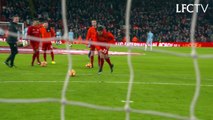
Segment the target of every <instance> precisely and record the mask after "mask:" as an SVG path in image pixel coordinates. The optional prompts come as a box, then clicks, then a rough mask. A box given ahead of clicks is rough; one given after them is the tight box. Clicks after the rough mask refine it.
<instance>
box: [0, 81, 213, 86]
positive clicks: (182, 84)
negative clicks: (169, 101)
mask: <svg viewBox="0 0 213 120" xmlns="http://www.w3.org/2000/svg"><path fill="white" fill-rule="evenodd" d="M63 82H64V81H36V80H35V81H0V83H63ZM70 82H72V83H108V84H129V82H123V81H102V82H100V81H86V80H85V81H70ZM133 84H143V85H173V86H195V84H187V83H186V84H185V83H165V82H134V83H133ZM201 86H202V87H213V85H212V84H208V85H207V84H205V85H201Z"/></svg>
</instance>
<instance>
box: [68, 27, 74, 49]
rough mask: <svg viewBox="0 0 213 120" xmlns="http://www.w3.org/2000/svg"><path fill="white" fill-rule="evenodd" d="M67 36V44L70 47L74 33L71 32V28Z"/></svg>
mask: <svg viewBox="0 0 213 120" xmlns="http://www.w3.org/2000/svg"><path fill="white" fill-rule="evenodd" d="M68 36H69V46H70V47H71V46H72V43H73V40H74V33H73V31H72V29H70V31H69V33H68Z"/></svg>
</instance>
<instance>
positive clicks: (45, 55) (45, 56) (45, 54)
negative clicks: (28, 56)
mask: <svg viewBox="0 0 213 120" xmlns="http://www.w3.org/2000/svg"><path fill="white" fill-rule="evenodd" d="M44 61H47V53H46V52H44Z"/></svg>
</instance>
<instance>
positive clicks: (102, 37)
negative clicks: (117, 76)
mask: <svg viewBox="0 0 213 120" xmlns="http://www.w3.org/2000/svg"><path fill="white" fill-rule="evenodd" d="M97 42H100V43H107V44H113V43H114V42H115V40H114V36H113V34H112V33H110V32H107V31H106V29H105V28H104V27H103V26H99V27H98V28H97ZM109 48H110V47H109V46H107V45H97V46H96V49H97V50H98V52H99V54H100V66H99V71H98V74H100V73H101V72H102V70H103V65H104V59H105V60H106V62H107V63H108V64H109V66H110V69H111V72H113V67H114V65H113V64H112V63H111V61H110V58H109V55H108V51H109Z"/></svg>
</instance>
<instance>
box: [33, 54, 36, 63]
mask: <svg viewBox="0 0 213 120" xmlns="http://www.w3.org/2000/svg"><path fill="white" fill-rule="evenodd" d="M35 58H36V52H35V53H33V56H32V65H34V61H35Z"/></svg>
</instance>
